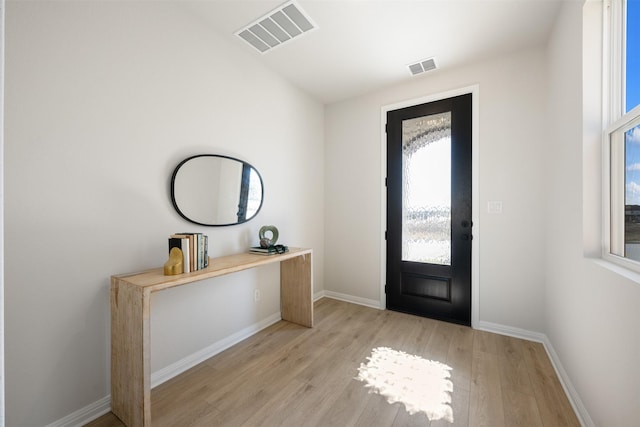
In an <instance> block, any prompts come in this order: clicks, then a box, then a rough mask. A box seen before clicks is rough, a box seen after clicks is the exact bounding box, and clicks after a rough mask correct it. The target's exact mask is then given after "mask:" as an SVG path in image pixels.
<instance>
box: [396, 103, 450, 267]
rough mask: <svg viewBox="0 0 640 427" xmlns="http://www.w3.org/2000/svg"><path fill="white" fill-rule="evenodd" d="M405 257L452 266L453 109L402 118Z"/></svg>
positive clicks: (403, 244)
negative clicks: (412, 117) (408, 118)
mask: <svg viewBox="0 0 640 427" xmlns="http://www.w3.org/2000/svg"><path fill="white" fill-rule="evenodd" d="M402 260H403V261H412V262H422V263H430V264H442V265H451V112H446V113H441V114H434V115H429V116H423V117H417V118H414V119H410V120H403V122H402Z"/></svg>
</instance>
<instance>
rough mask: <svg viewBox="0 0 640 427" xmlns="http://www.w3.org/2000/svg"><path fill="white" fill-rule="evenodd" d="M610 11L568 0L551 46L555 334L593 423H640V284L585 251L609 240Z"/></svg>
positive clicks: (549, 304) (550, 303) (550, 286)
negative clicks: (605, 33) (602, 126)
mask: <svg viewBox="0 0 640 427" xmlns="http://www.w3.org/2000/svg"><path fill="white" fill-rule="evenodd" d="M601 8H602V4H601V2H599V1H593V2H591V1H588V2H586V4H585V6H584V11H583V7H582V4H581V2H565V3H563V8H562V10H561V13H560V15H559V17H558V21H557V22H556V25H555V31H554V33H553V34H552V37H551V42H550V45H549V77H550V91H549V93H550V99H549V112H550V123H549V125H550V130H551V132H550V138H549V139H548V140H547V144H546V150H547V152H548V153H549V155H547V156H546V157H545V165H546V166H545V171H546V178H547V183H546V184H547V185H546V192H547V194H548V196H547V197H548V200H549V202H548V212H547V218H548V227H547V245H546V252H547V269H546V276H547V292H546V302H545V307H546V311H545V313H546V315H545V317H546V319H547V327H546V334H547V335H548V337H549V340H550V341H551V343H552V345H553V347H554V349H555V351H556V353H557V354H558V357H559V358H560V360H561V361H562V364H563V366H564V368H565V370H566V371H567V374H568V376H569V378H570V379H571V382H572V383H573V386H574V387H575V389H576V391H577V393H578V395H579V396H580V398H581V400H582V403H584V405H585V407H586V409H587V410H588V412H589V415H590V417H591V419H592V421H593V423H594V424H595V425H597V426H632V425H637V424H638V420H640V365H639V364H638V360H640V334H638V325H640V310H638V306H639V305H640V284H639V283H636V282H634V281H631V280H628V279H625V278H623V277H622V276H621V275H619V274H616V273H614V272H612V271H611V270H610V269H608V268H605V267H606V264H603V263H600V262H597V261H595V260H594V259H590V258H586V257H585V256H584V255H583V254H585V253H586V254H596V255H597V254H598V252H599V242H600V209H601V208H600V206H601V201H600V194H601V193H600V188H599V183H600V180H599V176H600V175H599V174H600V173H601V171H600V164H599V161H600V132H599V130H598V126H599V120H600V117H601V116H600V102H601V101H600V69H601V66H602V64H603V59H602V56H601V41H600V39H599V38H598V37H597V36H595V37H594V33H595V34H596V35H597V33H598V31H599V30H600V24H601ZM583 12H584V13H583ZM583 25H584V28H583ZM583 34H584V36H583ZM583 47H584V53H583ZM583 55H584V56H583ZM583 60H584V64H583ZM581 76H582V78H581Z"/></svg>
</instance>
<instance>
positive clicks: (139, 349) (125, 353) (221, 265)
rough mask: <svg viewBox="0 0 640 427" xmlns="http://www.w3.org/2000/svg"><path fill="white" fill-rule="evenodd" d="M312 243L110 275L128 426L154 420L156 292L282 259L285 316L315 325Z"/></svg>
mask: <svg viewBox="0 0 640 427" xmlns="http://www.w3.org/2000/svg"><path fill="white" fill-rule="evenodd" d="M311 255H312V250H311V249H299V248H290V250H289V252H287V253H284V254H280V255H270V256H263V255H254V254H249V253H243V254H237V255H230V256H225V257H220V258H211V259H210V261H209V267H207V268H206V269H204V270H198V271H194V272H192V273H184V274H178V275H175V276H165V275H164V273H163V269H162V268H157V269H154V270H149V271H145V272H142V273H135V274H123V275H117V276H112V277H111V410H112V411H113V413H114V414H115V415H116V416H118V418H120V420H122V421H123V422H124V423H125V424H126V425H127V426H129V427H134V426H145V427H148V426H150V425H151V367H150V360H151V333H150V317H151V316H150V314H151V304H150V302H151V293H152V292H158V291H162V290H165V289H169V288H175V287H176V286H182V285H188V284H189V283H193V282H197V281H200V280H205V279H210V278H213V277H218V276H223V275H225V274H230V273H235V272H238V271H242V270H247V269H250V268H255V267H260V266H262V265H267V264H272V263H274V262H278V263H280V305H281V309H280V311H281V315H282V319H283V320H287V321H290V322H293V323H298V324H300V325H303V326H307V327H309V328H310V327H313V301H312V300H313V279H312V269H311Z"/></svg>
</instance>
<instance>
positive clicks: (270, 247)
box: [249, 225, 289, 255]
mask: <svg viewBox="0 0 640 427" xmlns="http://www.w3.org/2000/svg"><path fill="white" fill-rule="evenodd" d="M269 231H270V232H271V237H267V236H266V234H267V232H269ZM279 235H280V234H279V233H278V229H277V228H276V227H275V226H273V225H265V226H263V227H261V228H260V231H259V232H258V238H259V239H260V246H253V247H251V248H250V249H249V252H250V253H252V254H258V255H275V254H283V253H285V252H289V248H288V247H286V246H285V245H276V242H277V241H278V237H279Z"/></svg>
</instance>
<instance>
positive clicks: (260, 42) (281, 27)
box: [236, 1, 317, 53]
mask: <svg viewBox="0 0 640 427" xmlns="http://www.w3.org/2000/svg"><path fill="white" fill-rule="evenodd" d="M316 28H317V26H316V25H315V24H314V23H313V21H312V20H311V18H309V16H308V15H307V14H306V13H305V12H304V11H303V10H302V9H301V8H300V6H298V5H297V4H296V3H295V2H293V1H290V2H287V3H285V4H283V5H282V6H280V7H278V8H277V9H275V10H273V11H271V12H270V13H268V14H266V15H265V16H263V17H261V18H258V19H257V20H256V21H255V22H253V23H251V24H249V25H247V26H246V27H244V28H242V29H241V30H240V31H238V32H236V35H237V36H239V37H240V38H241V39H243V40H244V41H246V42H247V43H249V44H250V45H251V46H253V47H254V48H255V49H257V50H258V51H259V52H261V53H265V52H268V51H269V50H271V49H273V48H274V47H277V46H280V45H282V44H283V43H286V42H288V41H291V40H293V39H294V38H295V37H298V36H300V35H302V34H306V33H308V32H309V31H311V30H314V29H316Z"/></svg>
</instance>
